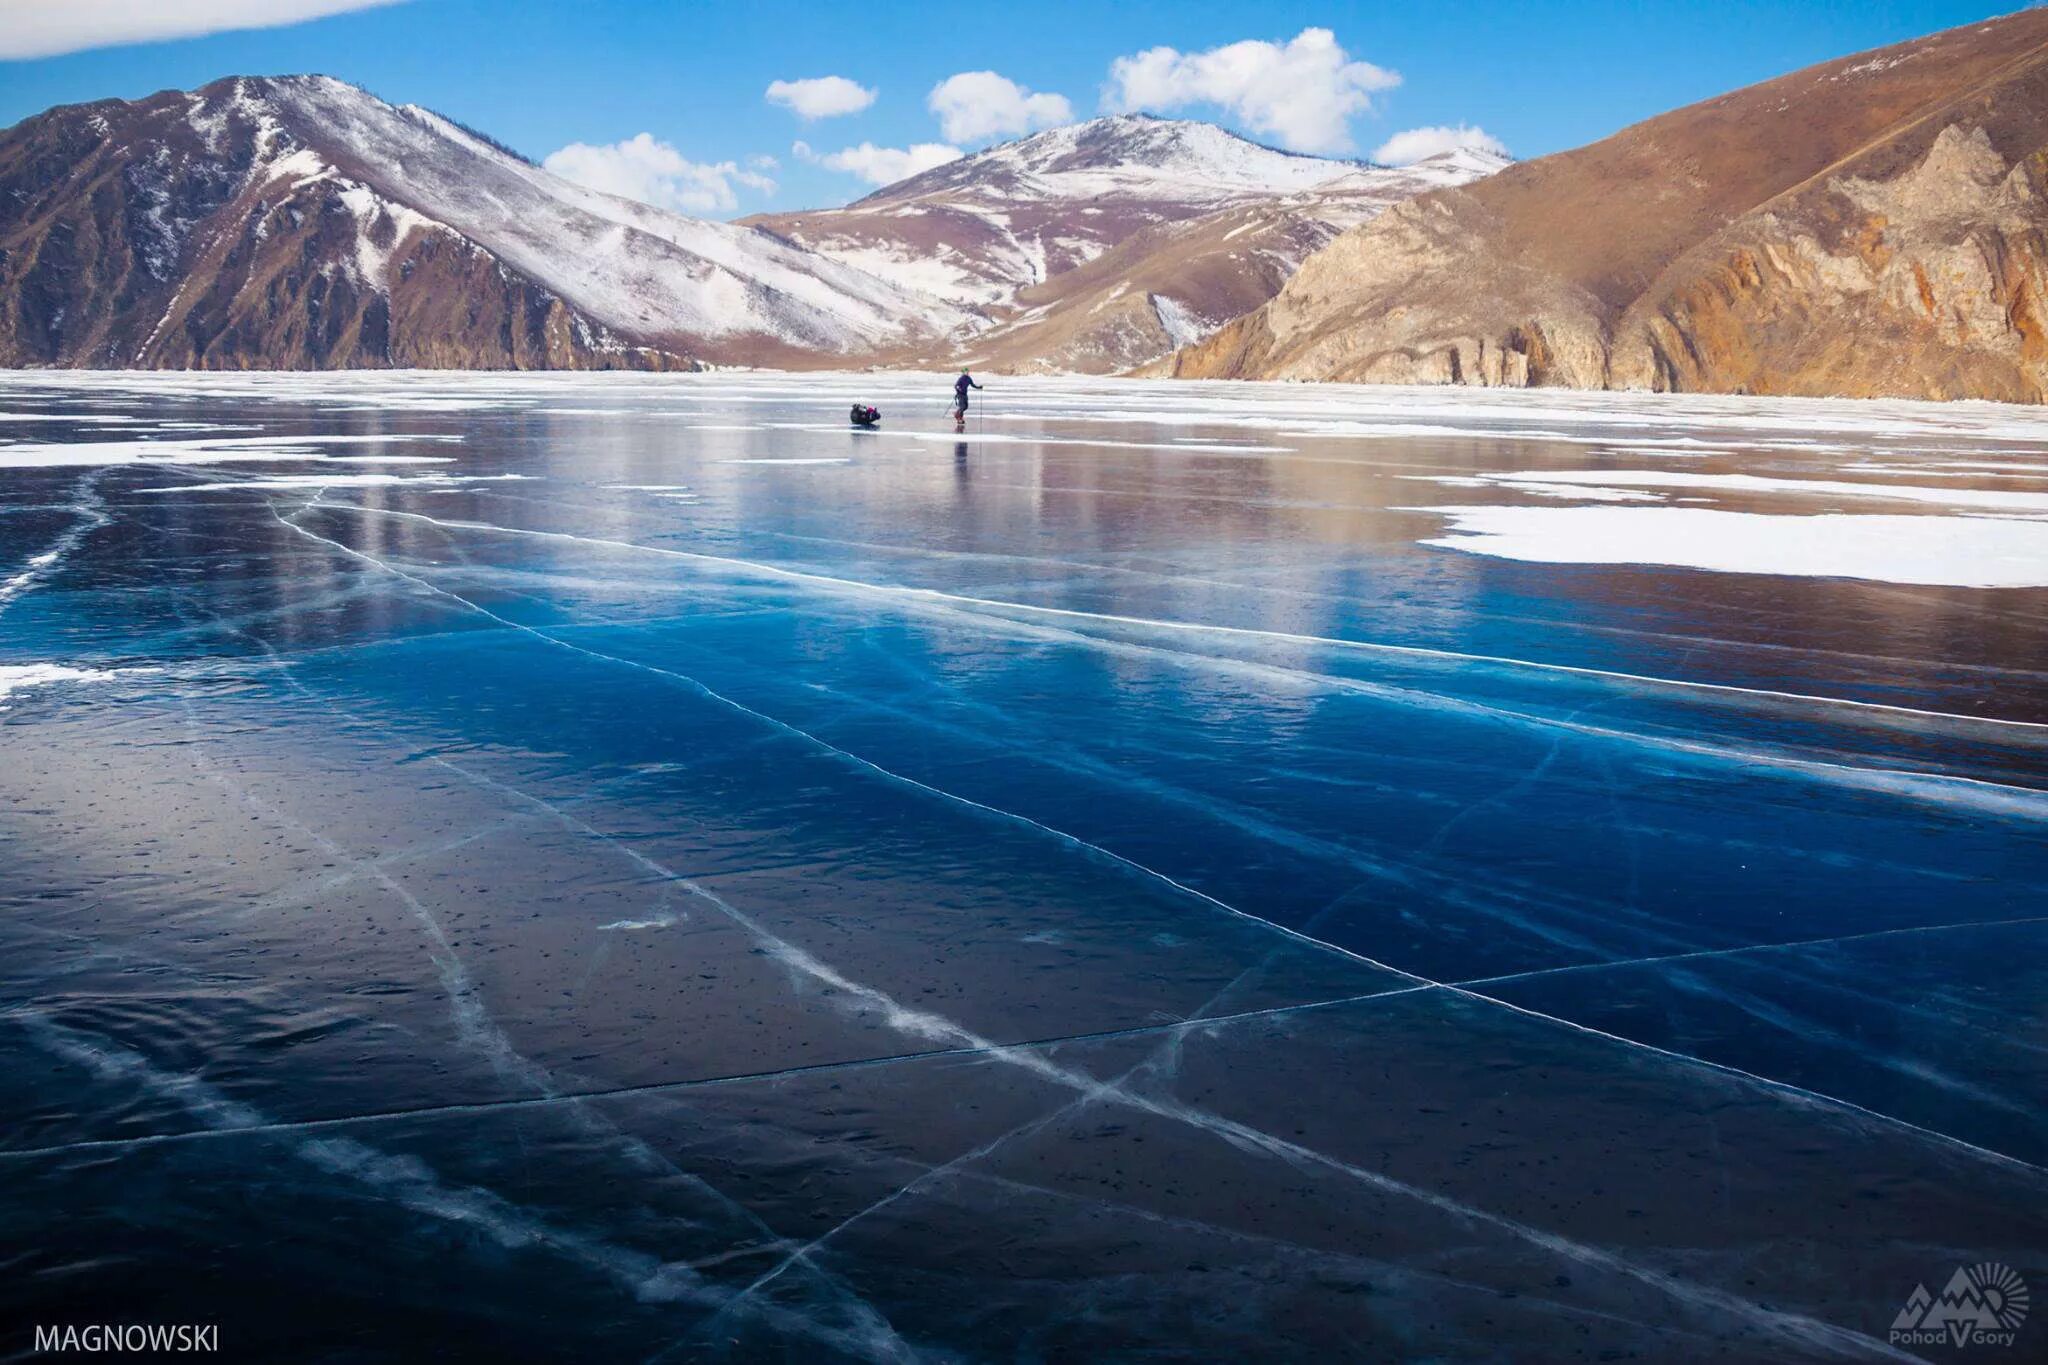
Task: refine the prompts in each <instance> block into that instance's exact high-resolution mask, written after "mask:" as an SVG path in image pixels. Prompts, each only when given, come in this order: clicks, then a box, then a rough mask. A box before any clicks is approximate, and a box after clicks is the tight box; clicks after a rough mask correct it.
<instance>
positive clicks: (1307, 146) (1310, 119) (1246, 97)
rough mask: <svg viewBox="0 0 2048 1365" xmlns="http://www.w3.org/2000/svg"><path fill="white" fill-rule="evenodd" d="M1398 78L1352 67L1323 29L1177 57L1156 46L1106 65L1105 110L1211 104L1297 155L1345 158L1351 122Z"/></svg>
mask: <svg viewBox="0 0 2048 1365" xmlns="http://www.w3.org/2000/svg"><path fill="white" fill-rule="evenodd" d="M1400 83H1401V77H1400V76H1399V75H1398V74H1396V73H1395V72H1392V71H1389V70H1387V69H1386V68H1384V67H1378V66H1374V65H1373V64H1372V63H1371V62H1355V61H1353V60H1351V54H1350V53H1348V52H1346V51H1345V50H1344V49H1343V48H1342V47H1340V46H1338V43H1337V35H1336V34H1334V33H1332V32H1330V30H1328V29H1326V28H1305V29H1303V30H1302V31H1301V32H1300V33H1298V34H1296V35H1295V36H1294V37H1293V38H1292V39H1291V40H1290V41H1288V42H1286V43H1284V44H1282V43H1268V42H1261V41H1258V40H1256V39H1252V40H1247V41H1245V42H1242V43H1230V44H1228V45H1226V46H1224V47H1213V48H1210V49H1209V50H1208V51H1207V52H1179V51H1176V50H1175V49H1173V48H1170V47H1155V48H1151V49H1149V50H1147V51H1144V52H1139V53H1134V54H1133V55H1131V56H1129V57H1119V58H1117V59H1116V60H1115V61H1114V62H1112V63H1110V67H1109V86H1108V87H1107V88H1106V89H1105V90H1104V91H1103V96H1102V102H1103V106H1104V107H1105V108H1109V109H1117V110H1122V111H1126V112H1128V111H1131V110H1136V109H1151V110H1159V111H1164V110H1169V109H1182V108H1185V107H1187V106H1188V105H1191V104H1213V105H1217V106H1219V107H1221V108H1223V109H1226V110H1228V111H1229V112H1230V113H1231V114H1232V115H1234V116H1235V117H1236V118H1237V119H1238V120H1239V121H1240V122H1241V123H1243V125H1244V126H1245V127H1247V128H1249V129H1251V130H1252V131H1253V132H1256V133H1259V134H1262V135H1264V136H1266V137H1270V138H1273V139H1274V140H1275V141H1277V142H1278V143H1279V144H1280V145H1281V146H1283V147H1286V148H1289V149H1291V150H1293V151H1297V152H1348V151H1351V150H1352V148H1353V144H1352V141H1351V127H1350V122H1351V117H1352V115H1354V114H1362V113H1364V112H1365V111H1366V110H1368V109H1370V108H1371V107H1372V97H1373V95H1375V94H1377V93H1378V92H1380V91H1382V90H1391V89H1393V88H1394V87H1395V86H1397V85H1399V84H1400Z"/></svg>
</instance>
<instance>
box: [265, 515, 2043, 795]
mask: <svg viewBox="0 0 2048 1365" xmlns="http://www.w3.org/2000/svg"><path fill="white" fill-rule="evenodd" d="M308 506H309V507H313V506H317V507H320V508H322V509H324V510H330V511H342V512H352V513H358V514H363V515H369V516H374V517H395V518H400V519H405V520H413V521H421V522H425V523H427V524H428V525H432V526H439V527H441V528H443V529H447V530H477V531H491V532H498V533H501V534H506V535H514V536H531V537H537V538H540V539H547V540H564V541H571V542H576V543H580V544H589V545H596V546H600V547H604V548H612V549H622V550H630V551H636V552H639V553H643V554H653V555H660V556H666V557H670V558H675V559H682V560H686V561H694V562H701V563H708V564H716V565H720V566H725V567H734V568H741V569H745V570H748V571H751V572H755V573H759V574H762V575H766V576H769V577H774V578H779V579H786V580H790V581H796V582H802V583H807V584H810V585H813V586H823V587H826V588H828V589H830V590H833V591H840V592H855V593H860V594H864V595H879V596H883V597H886V598H889V599H891V600H894V601H897V602H902V603H909V604H913V605H922V606H924V607H925V608H927V609H935V610H938V611H940V612H942V613H945V614H947V615H948V616H949V617H951V618H953V619H965V620H968V621H970V622H975V623H978V624H980V625H981V626H982V627H983V628H984V629H985V628H987V627H988V626H989V625H990V624H991V623H992V622H994V621H1004V622H1007V623H1008V624H1010V625H1011V626H1012V627H1013V628H1019V629H1027V630H1028V629H1034V627H1031V626H1030V625H1028V624H1027V623H1025V622H1020V621H1016V620H1014V619H1012V618H1009V617H1005V616H1001V615H995V616H990V615H987V614H985V613H984V612H980V611H975V610H971V608H974V607H981V608H987V609H992V610H996V611H998V612H1000V611H1019V612H1023V613H1026V614H1032V615H1050V616H1054V617H1062V618H1068V619H1077V620H1092V621H1104V622H1110V623H1114V624H1129V625H1139V626H1146V627H1163V628H1167V629H1173V630H1181V631H1188V632H1220V633H1223V634H1227V635H1254V636H1266V637H1270V638H1278V639H1283V640H1293V641H1296V642H1298V643H1304V644H1322V645H1331V646H1346V645H1352V644H1355V642H1347V641H1342V640H1330V639H1323V638H1322V637H1317V636H1286V635H1279V634H1276V633H1274V632H1267V631H1251V630H1245V629H1242V628H1239V627H1232V626H1208V625H1190V624H1188V623H1184V622H1182V623H1175V622H1163V621H1151V620H1146V619H1143V618H1137V617H1119V616H1113V615H1107V614H1104V613H1099V612H1083V611H1074V610H1070V609H1067V608H1058V607H1038V606H1028V605H1023V604H1018V603H1010V602H998V601H993V600H990V599H984V598H973V597H963V596H961V595H959V594H955V593H944V592H939V591H937V590H936V589H930V588H899V587H883V586H877V585H875V584H869V583H861V582H858V581H856V580H852V579H841V578H832V577H829V576H826V575H821V574H813V573H805V572H801V571H799V570H794V569H782V568H777V567H775V566H773V565H765V564H757V563H754V562H753V561H751V560H743V559H733V558H730V557H727V556H722V555H710V554H703V553H699V552H696V551H689V550H671V549H667V548H663V547H659V546H647V545H637V544H635V543H633V542H631V541H616V540H607V539H603V538H597V537H590V536H578V535H571V534H569V533H567V532H561V531H532V530H524V529H519V528H510V527H500V526H494V525H491V524H489V523H484V522H467V521H447V520H443V519H441V518H437V517H430V516H427V515H426V514H424V513H420V512H401V511H397V510H394V509H388V508H369V507H364V506H361V505H359V504H339V503H330V502H324V501H322V502H317V503H312V504H309V505H308ZM287 524H288V525H295V524H294V523H289V522H288V523H287ZM296 529H298V530H300V531H301V532H302V533H303V534H306V535H308V536H311V537H312V538H313V539H315V540H318V541H320V542H321V543H322V544H326V545H331V546H335V547H336V548H339V549H342V550H343V551H344V552H350V551H349V548H348V547H347V546H343V545H340V543H339V542H336V541H331V540H328V539H327V538H326V537H324V536H314V535H313V534H312V533H311V532H308V531H305V530H304V528H303V527H296ZM351 553H352V552H351ZM366 562H371V563H375V564H377V565H378V566H379V567H382V568H384V569H386V570H388V571H389V572H391V573H394V574H397V575H398V576H400V577H402V578H405V579H406V580H407V581H409V582H412V583H414V584H416V585H417V586H419V587H422V588H425V589H427V590H428V591H430V592H435V593H439V594H441V595H442V596H445V597H449V598H453V599H454V600H456V601H458V602H465V603H466V602H467V601H468V599H466V598H463V597H460V596H459V595H457V594H454V593H450V592H448V591H447V590H445V589H442V588H440V587H438V586H436V585H434V584H432V583H430V582H428V581H427V580H425V579H423V578H420V577H418V576H416V575H413V574H408V573H406V572H405V571H404V570H401V569H398V568H396V567H395V566H392V565H390V564H386V563H384V562H383V561H378V560H367V561H366ZM477 610H479V611H481V613H482V614H483V615H484V616H486V617H488V618H489V619H491V620H493V621H496V622H498V623H499V624H500V625H505V626H509V627H511V628H512V629H515V630H525V631H526V632H527V633H529V634H533V635H536V636H538V637H539V638H541V639H545V640H550V641H552V642H553V643H555V644H557V645H559V646H560V647H562V648H567V649H578V648H580V647H579V646H575V645H570V644H568V643H566V642H564V641H561V640H560V639H558V638H557V637H555V636H551V635H548V634H547V633H546V632H543V631H539V630H535V629H534V628H532V627H528V626H522V625H520V624H519V623H517V622H513V621H510V620H508V619H507V618H505V617H502V616H498V615H497V614H495V613H493V612H490V611H488V610H484V609H481V608H478V609H477ZM1035 629H1038V630H1046V629H1047V628H1046V627H1036V628H1035ZM1057 638H1063V639H1067V640H1069V641H1071V642H1073V643H1076V644H1083V645H1087V646H1092V647H1094V648H1097V649H1102V650H1108V651H1111V652H1128V653H1133V654H1141V655H1151V656H1155V657H1156V656H1164V657H1168V658H1172V659H1177V660H1181V661H1184V662H1186V663H1190V664H1194V665H1198V666H1201V667H1206V668H1211V669H1222V670H1225V671H1230V672H1237V673H1244V674H1250V675H1253V676H1260V677H1273V678H1281V679H1285V680H1288V681H1290V682H1292V683H1295V684H1297V685H1304V686H1311V687H1316V688H1321V689H1326V690H1334V691H1339V692H1347V693H1353V694H1356V695H1360V696H1366V697H1371V698H1374V699H1376V700H1380V701H1386V702H1391V703H1395V704H1401V705H1409V706H1417V707H1423V708H1425V709H1434V710H1440V711H1445V712H1448V713H1452V714H1457V715H1461V716H1467V717H1469V718H1472V719H1475V720H1483V721H1490V722H1495V723H1501V724H1513V725H1521V726H1525V727H1531V728H1535V729H1541V730H1553V731H1558V730H1561V731H1565V732H1569V733H1573V734H1578V735H1584V736H1586V737H1588V738H1592V739H1596V740H1600V741H1604V742H1609V743H1618V744H1622V745H1626V746H1630V747H1634V748H1649V749H1656V750H1662V751H1665V752H1668V753H1676V754H1683V755H1686V756H1688V757H1690V758H1694V759H1704V760H1706V761H1707V762H1709V763H1712V764H1717V765H1732V766H1736V767H1741V768H1756V767H1764V768H1770V769H1773V770H1775V771H1778V772H1782V773H1786V774H1788V775H1790V776H1794V777H1797V778H1800V779H1803V780H1807V781H1816V782H1821V783H1824V784H1826V785H1830V786H1840V787H1847V788H1850V789H1852V790H1859V791H1871V792H1876V793H1879V794H1881V795H1884V796H1888V797H1892V798H1894V799H1904V800H1910V801H1915V802H1918V803H1921V804H1924V805H1931V806H1934V807H1936V808H1938V809H1953V808H1955V807H1958V806H1966V807H1970V808H1972V809H1976V810H1980V811H1984V812H1986V813H1989V814H1996V815H2000V816H2004V817H2009V818H2020V819H2027V820H2044V819H2048V792H2043V791H2041V790H2038V789H2036V788H2032V787H2022V786H2013V785H2009V784H2006V783H2000V782H1993V781H1989V780H1987V779H1983V778H1975V777H1963V776H1956V775H1952V774H1945V773H1928V772H1919V771H1916V770H1913V769H1894V768H1873V767H1865V766H1862V765H1859V764H1853V763H1842V762H1832V761H1829V760H1825V759H1818V758H1806V757H1800V756H1796V755H1789V754H1781V753H1773V752H1770V751H1766V750H1758V749H1742V748H1735V747H1731V746H1728V745H1722V744H1714V743H1710V742H1707V741H1703V740H1688V739H1683V738H1679V737H1677V736H1673V735H1663V734H1655V733H1642V732H1634V731H1627V730H1617V729H1613V728H1611V727H1607V726H1600V725H1593V724H1589V723H1586V722H1583V721H1573V720H1570V719H1566V718H1563V717H1556V716H1546V715H1542V714H1540V713H1534V712H1526V711H1518V710H1514V709H1512V708H1508V707H1501V706H1495V705H1490V704H1487V703H1483V702H1476V701H1471V700H1468V699H1465V698H1460V697H1454V696H1450V695H1448V694H1444V693H1436V692H1421V691H1416V690H1414V689H1411V688H1405V687H1397V686H1392V685H1389V684H1385V683H1374V682H1366V681H1363V680H1360V679H1356V678H1348V677H1343V676H1339V675H1332V674H1325V673H1313V672H1308V671H1305V670H1302V669H1295V668H1285V667H1280V666H1278V665H1274V664H1268V663H1259V662H1254V661H1251V660H1243V659H1233V658H1229V657H1225V656H1219V655H1213V654H1203V653H1191V652H1189V651H1185V650H1178V649H1170V648H1165V647H1162V646H1156V645H1146V644H1137V643H1132V642H1127V641H1115V640H1105V639H1102V638H1101V637H1099V636H1094V635H1089V634H1086V633H1085V632H1079V631H1073V632H1063V633H1059V634H1058V636H1057ZM1359 647H1360V648H1381V647H1380V646H1370V647H1367V646H1359ZM1385 648H1388V649H1407V648H1408V647H1407V646H1386V647H1385ZM585 652H587V653H591V654H593V655H596V651H585ZM1424 652H1428V651H1424ZM598 657H608V658H609V657H612V656H603V655H599V656H598ZM1471 657H1473V658H1475V659H1479V658H1483V657H1484V656H1471ZM613 661H614V662H622V663H626V664H627V665H628V666H630V667H641V668H643V669H646V670H647V671H650V672H664V671H665V670H661V669H658V668H654V667H653V666H651V665H640V664H634V663H632V662H631V661H627V660H618V659H614V660H613ZM1499 662H1503V663H1520V662H1522V661H1518V660H1500V661H1499ZM1528 666H1529V667H1532V668H1544V669H1548V668H1552V667H1553V666H1552V665H1528ZM1581 671H1585V670H1581ZM1614 676H1617V677H1624V678H1625V677H1633V676H1634V675H1627V674H1622V675H1614ZM1646 681H1668V680H1646ZM692 685H693V686H698V687H701V686H702V684H697V683H695V682H694V680H692ZM1673 685H1674V686H1691V684H1673ZM1700 686H1718V685H1711V684H1701V685H1700ZM1738 690H1739V689H1738ZM1786 695H1788V696H1792V697H1794V698H1795V699H1796V700H1799V701H1803V702H1809V703H1814V704H1821V705H1825V704H1829V699H1825V698H1819V697H1810V696H1804V695H1802V694H1786ZM1845 704H1848V705H1854V706H1857V707H1862V708H1866V709H1867V708H1875V707H1877V704H1876V703H1863V702H1856V703H1845ZM1877 709H1880V710H1882V709H1885V708H1877ZM1890 709H1893V710H1896V709H1898V708H1890ZM1916 714H1918V715H1920V716H1921V717H1923V718H1945V719H1948V720H1951V721H1969V720H1971V719H1973V718H1970V717H1962V716H1949V715H1947V713H1940V712H1921V713H1916ZM2010 724H2012V725H2013V726H2018V727H2021V728H2022V729H2027V730H2032V729H2048V726H2037V725H2035V724H2034V723H2033V722H2021V721H2014V722H2011V723H2010Z"/></svg>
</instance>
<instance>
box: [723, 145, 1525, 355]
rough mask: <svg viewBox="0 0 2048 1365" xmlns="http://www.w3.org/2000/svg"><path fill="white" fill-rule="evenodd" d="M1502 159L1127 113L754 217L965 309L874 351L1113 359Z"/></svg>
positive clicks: (1162, 348)
mask: <svg viewBox="0 0 2048 1365" xmlns="http://www.w3.org/2000/svg"><path fill="white" fill-rule="evenodd" d="M1505 164H1507V159H1506V158H1505V157H1499V156H1495V155H1493V154H1491V153H1487V152H1481V151H1476V150H1471V149H1456V150H1453V151H1449V152H1444V153H1441V154H1439V155H1437V156H1434V157H1431V158H1429V159H1427V160H1425V161H1422V162H1419V163H1417V164H1415V165H1412V166H1406V167H1400V168H1394V167H1386V166H1372V165H1365V164H1361V163H1353V162H1345V161H1330V160H1325V159H1322V158H1318V157H1311V156H1300V155H1296V154H1294V153H1291V152H1282V151H1276V150H1274V149H1273V148H1270V147H1263V146H1260V145H1258V144H1256V143H1253V142H1249V141H1247V140H1246V139H1244V138H1241V137H1238V136H1236V135H1235V134H1233V133H1229V132H1226V131H1224V130H1223V129H1221V128H1217V127H1214V126H1212V125H1209V124H1203V123H1194V122H1189V121H1186V120H1177V119H1159V118H1152V117H1149V116H1145V115H1136V114H1120V115H1113V116H1108V117H1104V118H1097V119H1091V120H1089V121H1087V122H1085V123H1079V124H1073V125H1069V126H1066V127H1062V128H1054V129H1049V130H1047V131H1045V132H1042V133H1036V134H1033V135H1032V136H1030V137H1026V138H1021V139H1018V140H1017V141H1015V142H1008V143H1004V144H1001V145H1000V146H996V147H991V148H988V149H987V150H985V151H981V152H976V153H974V154H973V155H971V156H966V157H962V158H961V159H959V160H958V161H953V162H948V163H946V164H945V165H942V166H939V167H936V168H934V169H933V170H929V171H926V172H924V173H923V174H920V175H917V176H913V177H911V178H910V179H908V180H904V181H899V182H898V183H896V184H894V185H890V186H886V187H884V188H883V189H880V190H877V191H876V192H875V193H874V194H871V195H869V196H868V197H867V198H865V199H862V200H860V201H859V202H857V203H854V204H850V205H848V206H847V207H845V208H838V209H817V210H807V211H803V212H795V213H775V214H761V215H757V216H755V217H753V218H749V219H746V220H744V222H745V224H747V225H750V226H755V227H760V228H762V229H764V230H767V231H770V232H773V233H775V234H776V235H777V236H778V237H781V238H783V239H785V240H787V241H790V242H792V243H795V244H797V245H800V246H802V247H804V248H806V249H808V250H810V251H814V252H817V253H819V254H820V255H822V256H824V257H828V258H830V259H833V260H836V261H839V262H842V263H843V264H846V265H848V266H851V267H855V268H858V269H860V270H863V271H867V272H869V273H871V274H874V275H877V276H879V277H881V278H883V279H887V280H891V281H893V282H894V283H896V284H898V285H900V286H902V287H904V288H905V289H908V290H912V291H914V292H917V293H920V294H923V295H926V296H929V297H930V298H932V299H933V300H934V301H935V303H938V304H943V305H948V306H953V307H957V308H960V309H962V310H964V311H965V312H966V313H968V314H969V315H970V321H969V322H968V323H967V325H965V326H964V327H962V328H960V329H959V330H958V331H957V332H955V333H954V334H952V335H949V336H944V337H937V338H922V339H919V340H918V341H917V342H915V343H913V344H912V345H911V346H908V347H902V348H896V349H894V350H889V349H883V350H878V351H877V353H876V354H875V356H874V357H873V358H874V360H875V361H876V362H877V363H883V364H891V365H906V366H944V365H948V364H959V363H966V364H969V365H973V366H975V367H977V368H985V369H992V370H1000V371H1011V372H1015V371H1030V370H1060V371H1083V372H1093V373H1113V372H1119V371H1123V370H1127V369H1129V368H1131V367H1132V366H1134V365H1138V364H1142V363H1144V362H1146V361H1150V360H1153V359H1156V358H1158V357H1161V356H1165V355H1169V354H1171V353H1172V351H1173V349H1174V348H1175V347H1176V346H1182V345H1186V344H1187V343H1188V342H1190V341H1193V340H1195V339H1197V338H1199V337H1202V336H1206V335H1208V334H1209V333H1210V332H1211V331H1213V330H1215V328H1217V327H1218V326H1221V325H1222V324H1223V323H1224V322H1225V321H1227V320H1228V319H1230V318H1234V317H1237V316H1239V315H1241V314H1243V313H1244V312H1246V311H1247V310H1249V309H1252V308H1255V307H1257V306H1258V305H1259V304H1261V303H1264V302H1265V301H1266V300H1267V299H1269V298H1271V297H1273V295H1274V293H1276V292H1277V291H1278V290H1279V288H1280V285H1281V283H1282V282H1284V281H1285V280H1286V279H1287V277H1288V276H1289V275H1291V274H1292V273H1293V272H1294V269H1295V267H1296V266H1298V265H1299V264H1300V263H1301V261H1302V260H1303V259H1304V258H1305V257H1306V256H1308V254H1309V253H1310V252H1312V251H1314V250H1315V249H1316V248H1317V247H1320V246H1322V245H1323V244H1324V243H1325V242H1328V241H1329V240H1330V239H1331V238H1333V237H1335V236H1336V235H1337V234H1338V233H1339V232H1341V231H1343V230H1344V229H1346V228H1348V227H1351V226H1353V225H1355V224H1357V223H1360V222H1363V221H1365V220H1366V219H1368V218H1370V217H1372V216H1373V215H1374V214H1376V213H1378V212H1380V211H1381V210H1383V209H1385V208H1386V207H1387V206H1388V205H1390V204H1394V203H1398V202H1400V201H1401V200H1403V199H1406V198H1409V197H1411V196H1413V195H1415V194H1419V193H1422V192H1423V191H1425V190H1431V189H1439V188H1442V187H1445V186H1449V185H1462V184H1465V183H1467V182H1469V181H1472V180H1475V179H1478V178H1479V177H1481V176H1484V175H1489V174H1491V173H1493V172H1494V171H1497V170H1498V169H1499V168H1500V167H1501V166H1502V165H1505Z"/></svg>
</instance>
